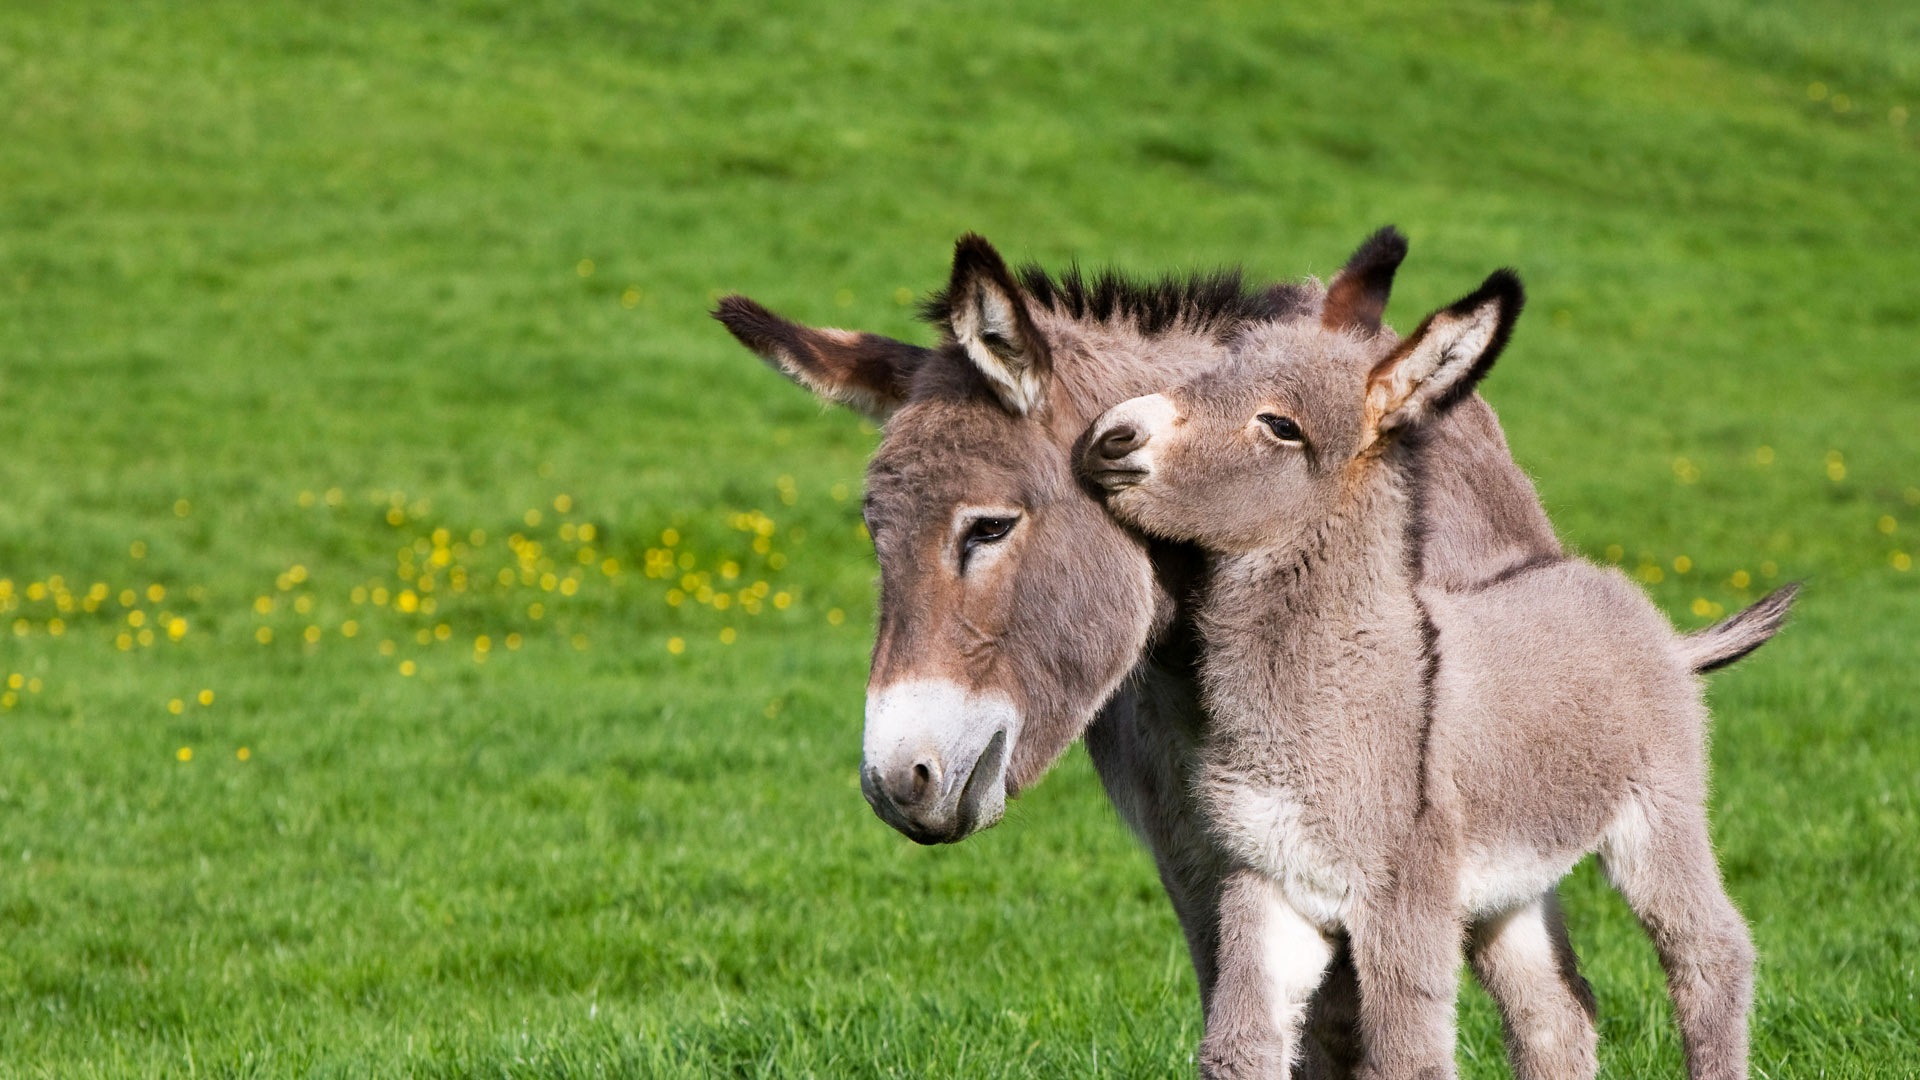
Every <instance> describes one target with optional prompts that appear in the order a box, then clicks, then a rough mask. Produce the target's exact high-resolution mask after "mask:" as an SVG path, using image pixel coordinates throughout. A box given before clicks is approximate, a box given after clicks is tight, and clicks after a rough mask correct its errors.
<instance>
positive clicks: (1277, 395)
mask: <svg viewBox="0 0 1920 1080" xmlns="http://www.w3.org/2000/svg"><path fill="white" fill-rule="evenodd" d="M1337 286H1338V282H1336V287H1337ZM1522 302H1523V296H1522V293H1521V289H1520V280H1519V278H1517V277H1515V276H1514V275H1513V274H1512V273H1511V272H1510V271H1505V270H1501V271H1497V272H1495V273H1494V274H1493V275H1492V276H1491V277H1489V278H1487V280H1486V281H1485V282H1484V283H1483V284H1482V285H1481V286H1480V288H1479V289H1477V290H1475V291H1474V292H1473V293H1471V294H1469V295H1468V296H1466V297H1463V298H1462V299H1460V300H1458V301H1456V302H1455V303H1453V304H1452V305H1449V306H1448V307H1446V308H1443V309H1441V310H1440V311H1437V312H1434V313H1433V314H1432V315H1430V316H1428V317H1427V319H1426V321H1425V322H1423V323H1421V324H1420V328H1419V329H1418V330H1416V331H1414V333H1413V335H1412V336H1410V337H1409V338H1407V339H1406V340H1405V341H1396V339H1395V338H1394V337H1393V335H1392V334H1391V332H1388V331H1385V330H1383V329H1381V328H1380V326H1379V323H1378V321H1377V318H1376V319H1374V320H1372V321H1370V322H1369V323H1366V324H1362V325H1358V326H1356V325H1354V324H1353V323H1351V322H1348V321H1345V319H1346V316H1345V315H1344V313H1342V312H1340V311H1338V310H1335V309H1332V308H1330V309H1329V310H1330V312H1331V314H1330V316H1328V317H1325V318H1323V319H1322V321H1321V323H1320V324H1318V325H1315V324H1311V323H1273V324H1266V325H1261V326H1255V327H1251V328H1249V329H1247V330H1246V331H1245V332H1244V333H1243V334H1242V336H1241V337H1240V339H1239V340H1238V341H1237V342H1236V343H1235V345H1234V348H1233V351H1232V354H1231V355H1230V357H1229V358H1228V359H1227V361H1226V362H1224V363H1223V364H1221V365H1220V366H1218V367H1216V368H1214V369H1213V370H1211V371H1208V372H1206V373H1204V374H1202V375H1200V376H1199V377H1197V378H1195V379H1192V380H1190V381H1188V382H1187V383H1185V384H1183V385H1181V386H1178V387H1175V388H1174V389H1172V390H1168V391H1165V392H1162V393H1159V394H1150V395H1147V396H1145V397H1139V398H1134V399H1132V400H1130V401H1123V402H1121V403H1120V404H1119V405H1116V406H1114V407H1113V408H1112V409H1109V410H1108V411H1107V412H1106V413H1105V414H1104V415H1102V416H1101V417H1100V418H1099V419H1098V420H1095V421H1094V423H1093V426H1092V427H1091V428H1090V429H1089V435H1088V438H1087V446H1086V450H1085V452H1084V453H1083V455H1082V460H1081V468H1082V471H1083V472H1084V473H1085V474H1086V476H1087V477H1088V479H1089V480H1090V481H1092V482H1093V483H1094V484H1095V485H1097V486H1098V487H1100V488H1101V489H1102V490H1104V491H1105V492H1106V497H1107V507H1108V509H1109V510H1110V511H1112V513H1113V515H1114V516H1115V517H1116V518H1118V519H1119V520H1120V521H1122V522H1124V523H1126V524H1128V525H1131V526H1133V527H1134V528H1137V529H1139V530H1141V531H1143V532H1145V533H1148V534H1149V535H1153V536H1159V537H1163V538H1166V539H1169V540H1180V541H1187V542H1191V543H1196V544H1198V545H1200V546H1201V547H1203V548H1206V549H1207V550H1209V551H1214V552H1218V553H1222V554H1244V553H1247V552H1251V551H1255V550H1261V551H1281V552H1291V551H1293V550H1294V549H1295V548H1297V547H1298V546H1299V545H1300V544H1301V543H1302V542H1304V541H1305V539H1306V538H1307V536H1308V534H1309V532H1310V531H1311V530H1313V529H1314V528H1315V527H1316V526H1318V525H1319V524H1320V523H1321V522H1323V521H1325V520H1326V519H1327V518H1328V517H1329V516H1330V515H1332V514H1335V513H1337V512H1339V511H1340V510H1341V508H1342V507H1343V506H1344V505H1346V504H1347V503H1348V502H1349V500H1350V497H1351V496H1352V494H1353V493H1354V492H1355V491H1356V490H1357V488H1358V487H1359V486H1360V484H1361V482H1362V480H1363V479H1364V478H1365V476H1366V474H1367V472H1368V470H1369V469H1370V467H1371V466H1372V465H1373V464H1375V463H1376V462H1378V461H1379V460H1380V458H1381V455H1382V454H1383V453H1384V451H1385V450H1386V448H1387V447H1388V446H1390V445H1391V444H1392V442H1393V440H1394V439H1395V438H1396V437H1400V436H1402V435H1403V434H1404V433H1411V432H1414V431H1417V430H1418V428H1419V427H1420V426H1422V425H1423V424H1425V423H1427V422H1428V421H1430V420H1431V419H1433V418H1434V417H1437V416H1439V415H1440V414H1442V413H1444V412H1445V411H1446V410H1447V409H1448V408H1450V407H1451V406H1452V405H1453V404H1454V403H1455V402H1457V401H1459V400H1461V399H1462V398H1464V397H1466V396H1467V395H1468V394H1469V393H1471V392H1472V391H1473V387H1474V385H1475V384H1476V383H1477V382H1478V381H1479V380H1480V378H1481V377H1482V376H1483V375H1485V374H1486V372H1487V369H1489V368H1490V367H1492V366H1493V362H1494V360H1495V359H1496V358H1497V357H1498V356H1499V354H1500V351H1501V349H1502V348H1504V347H1505V345H1506V341H1507V338H1508V336H1509V335H1510V334H1511V333H1512V329H1513V323H1514V320H1515V319H1517V318H1518V317H1519V314H1520V307H1521V304H1522Z"/></svg>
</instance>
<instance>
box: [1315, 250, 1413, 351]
mask: <svg viewBox="0 0 1920 1080" xmlns="http://www.w3.org/2000/svg"><path fill="white" fill-rule="evenodd" d="M1406 257H1407V238H1406V237H1404V236H1402V235H1400V230H1399V229H1396V228H1394V227H1393V226H1391V225H1388V226H1387V227H1386V228H1384V229H1381V230H1380V231H1379V232H1376V233H1374V234H1373V235H1372V236H1369V237H1367V239H1366V242H1365V243H1363V244H1361V245H1360V247H1359V249H1358V250H1356V251H1355V252H1354V253H1353V255H1352V257H1350V258H1349V259H1347V265H1345V266H1343V267H1341V268H1340V273H1339V274H1337V275H1335V276H1334V279H1333V284H1331V285H1329V286H1327V302H1326V304H1325V306H1323V307H1322V308H1321V309H1320V324H1321V325H1322V326H1325V327H1326V328H1327V329H1329V330H1359V331H1363V332H1365V333H1368V334H1373V333H1377V332H1378V331H1379V329H1380V316H1382V315H1384V314H1386V310H1387V296H1388V294H1390V293H1392V292H1393V273H1394V271H1396V270H1398V269H1400V263H1401V261H1402V260H1404V259H1405V258H1406Z"/></svg>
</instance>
